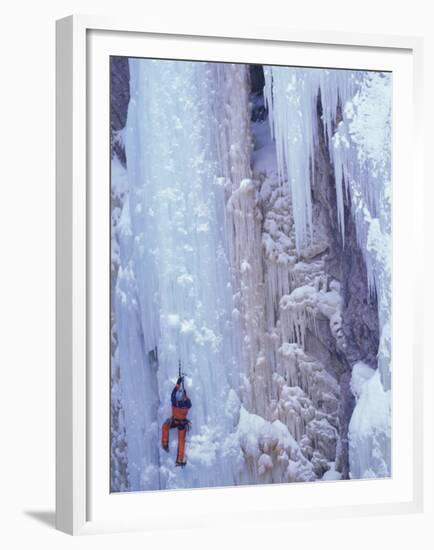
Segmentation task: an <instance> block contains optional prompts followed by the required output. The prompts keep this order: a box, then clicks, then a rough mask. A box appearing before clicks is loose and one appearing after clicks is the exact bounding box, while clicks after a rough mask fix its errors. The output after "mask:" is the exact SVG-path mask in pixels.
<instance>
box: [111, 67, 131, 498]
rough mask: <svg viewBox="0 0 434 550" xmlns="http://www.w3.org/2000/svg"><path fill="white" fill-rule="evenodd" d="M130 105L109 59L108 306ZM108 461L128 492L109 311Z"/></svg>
mask: <svg viewBox="0 0 434 550" xmlns="http://www.w3.org/2000/svg"><path fill="white" fill-rule="evenodd" d="M129 101H130V77H129V66H128V58H127V57H112V58H111V62H110V143H111V156H112V170H111V172H112V178H111V179H112V181H111V213H112V216H111V223H112V227H111V232H112V252H111V274H110V275H111V277H110V281H111V284H110V291H111V303H113V300H114V290H115V288H116V279H117V275H118V271H119V261H118V260H119V257H118V253H117V250H116V249H117V247H118V246H119V243H118V239H117V236H116V235H117V228H118V224H119V220H120V214H121V212H122V209H123V206H124V203H125V191H124V189H122V187H125V185H123V186H122V185H121V186H120V185H119V183H120V182H121V181H122V180H125V171H124V170H123V169H125V168H126V156H125V147H124V144H123V140H122V137H121V136H122V130H123V129H124V128H125V124H126V121H127V113H128V103H129ZM110 328H111V445H110V449H111V460H110V472H111V475H110V489H111V491H113V492H119V491H128V490H129V480H128V462H127V440H126V431H125V422H124V414H123V403H122V393H121V384H120V373H119V366H118V358H117V357H118V354H117V347H118V334H117V327H116V319H115V317H114V312H113V310H112V311H111V323H110Z"/></svg>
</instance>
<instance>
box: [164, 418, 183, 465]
mask: <svg viewBox="0 0 434 550" xmlns="http://www.w3.org/2000/svg"><path fill="white" fill-rule="evenodd" d="M171 428H178V454H177V457H176V461H177V462H184V451H185V435H186V432H187V424H186V422H185V421H179V420H177V419H176V418H173V417H172V418H168V419H167V420H166V422H165V423H164V424H163V426H162V427H161V445H162V446H163V447H168V445H169V431H170V429H171Z"/></svg>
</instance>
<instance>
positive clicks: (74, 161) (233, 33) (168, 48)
mask: <svg viewBox="0 0 434 550" xmlns="http://www.w3.org/2000/svg"><path fill="white" fill-rule="evenodd" d="M115 35H116V36H117V39H116V40H117V43H116V49H113V50H111V48H113V44H112V43H111V40H112V38H111V37H114V36H115ZM95 36H100V37H102V38H101V40H99V42H98V40H97V41H94V40H93V37H95ZM141 39H148V46H149V51H152V52H153V53H152V55H154V56H155V57H158V55H157V53H155V52H158V51H161V55H160V56H162V57H165V56H166V57H167V56H169V57H173V58H177V57H178V58H179V57H181V54H180V53H179V51H178V49H179V48H180V47H181V45H182V44H187V43H188V42H189V41H190V42H195V41H196V42H197V41H199V42H200V43H201V44H202V46H203V48H206V47H208V46H207V45H208V44H213V46H212V47H214V48H215V47H216V44H217V46H218V47H219V49H220V50H221V54H219V55H220V56H221V57H219V58H218V59H227V60H233V61H236V60H240V59H242V58H243V57H242V56H243V55H246V52H247V55H250V56H252V55H259V53H260V49H261V48H263V47H264V46H267V47H268V48H269V49H270V48H272V47H273V48H274V45H276V48H277V46H278V47H279V48H280V49H282V48H283V49H284V48H286V47H290V46H291V45H298V46H300V47H302V48H304V49H305V50H306V51H307V50H309V52H310V53H309V55H313V56H319V52H321V51H322V52H323V53H324V52H326V54H327V56H333V55H335V53H336V51H338V50H339V51H340V52H347V51H348V52H350V51H351V52H353V54H354V55H357V56H359V59H360V60H363V59H367V58H368V57H369V56H370V57H371V58H375V57H376V56H381V55H382V54H387V55H389V54H390V55H392V54H396V56H397V57H396V60H395V61H394V63H395V62H396V65H394V66H396V68H397V69H396V70H397V71H399V70H401V69H400V67H404V65H405V66H406V69H405V71H407V73H409V72H411V74H410V75H409V74H407V77H408V78H410V80H411V82H408V83H407V84H408V90H409V93H411V97H407V98H406V101H407V103H406V105H407V107H408V109H406V112H405V113H401V114H400V117H404V118H405V120H406V122H405V124H406V125H407V126H406V128H407V127H412V130H411V142H412V144H413V147H412V150H413V155H412V156H411V155H410V156H409V157H408V158H406V159H405V160H403V161H402V162H403V163H405V166H404V165H402V166H403V170H404V169H405V170H406V174H407V175H409V177H410V179H411V185H409V186H408V187H409V188H410V189H411V191H410V195H411V197H410V199H411V201H410V202H411V203H412V209H411V210H410V219H407V220H406V224H407V228H409V235H407V236H405V235H404V234H403V231H398V230H397V233H396V240H397V241H398V243H395V244H398V245H399V246H401V245H400V243H401V242H402V243H403V245H405V242H404V240H405V239H407V241H406V242H410V243H411V242H422V239H421V238H418V237H420V236H421V234H422V222H421V215H420V214H421V212H422V200H423V197H422V195H423V184H422V175H421V170H422V168H421V165H422V162H421V159H420V150H421V147H418V143H420V140H421V90H422V49H423V45H422V39H420V38H416V37H399V36H383V35H371V34H350V33H338V32H315V31H309V32H306V31H300V30H290V29H284V28H278V29H277V28H276V29H263V28H254V29H239V28H236V29H231V28H230V27H229V26H228V27H227V28H224V29H215V28H213V27H212V25H209V26H207V27H206V28H205V26H204V25H202V24H200V25H199V24H198V25H194V24H192V25H191V26H190V27H189V28H177V26H176V25H173V24H168V25H164V26H161V25H158V24H153V23H148V22H145V23H141V22H140V21H137V20H132V21H131V20H128V19H120V18H116V19H112V18H104V17H91V16H70V17H67V18H65V19H61V20H59V21H58V22H57V57H56V69H57V76H56V86H57V100H56V101H57V103H56V111H57V114H56V126H57V137H56V148H57V150H56V212H57V221H56V233H57V242H56V271H57V276H56V301H57V303H56V332H57V334H56V348H57V351H56V526H57V528H58V529H60V530H62V531H64V532H66V533H70V534H74V535H75V534H86V533H95V532H109V531H121V530H130V529H135V530H137V529H140V530H150V529H156V528H159V527H160V526H162V525H163V524H164V523H165V517H164V513H163V510H164V507H165V506H166V505H167V502H168V500H169V499H171V498H173V495H171V494H170V492H162V493H161V494H157V493H149V494H146V495H144V494H143V493H141V494H127V495H111V497H110V495H108V494H107V495H102V494H99V493H103V492H104V490H105V489H104V479H105V478H104V475H105V473H104V474H102V478H101V479H102V481H101V480H100V481H99V482H97V481H95V479H94V478H96V477H97V475H96V468H95V461H97V460H101V457H102V456H103V454H102V453H104V452H105V451H106V446H105V445H107V442H108V439H107V438H106V441H105V443H104V441H103V439H104V437H102V438H101V439H98V436H97V435H96V433H95V429H94V426H95V425H98V424H97V423H98V422H99V421H101V418H103V417H100V416H99V412H98V411H104V410H105V409H104V406H103V405H101V406H99V405H98V406H97V405H96V402H97V401H98V399H99V398H98V396H97V394H96V393H94V391H95V386H96V385H97V386H99V385H100V384H99V381H100V377H101V376H103V374H101V373H102V372H103V371H101V368H100V369H97V370H94V371H91V370H90V365H92V364H95V362H96V359H97V356H98V351H97V350H96V348H98V347H99V344H100V343H101V340H100V339H99V340H98V338H97V335H95V338H96V339H95V340H94V338H93V336H90V332H89V331H90V330H91V328H92V326H93V325H92V323H94V322H95V316H96V317H98V316H102V314H101V312H99V305H98V304H99V303H100V302H99V301H98V298H95V296H96V295H97V294H98V293H97V292H96V291H95V285H94V284H93V282H92V281H94V277H95V274H94V270H95V269H98V267H96V268H95V265H96V266H97V264H98V262H99V259H101V262H103V261H105V259H104V258H103V257H102V256H99V253H97V252H95V251H96V247H95V244H96V243H105V241H104V238H105V237H104V236H101V232H100V231H99V229H98V228H99V225H98V224H99V223H102V221H103V219H104V215H106V212H105V213H104V212H103V209H104V207H105V206H104V205H105V204H106V203H104V196H105V195H97V198H98V201H95V197H96V195H95V194H94V193H95V192H96V193H101V192H102V193H106V195H107V196H108V193H109V181H108V179H107V186H106V187H107V188H106V190H103V188H102V187H101V186H99V187H98V190H95V186H94V187H93V188H92V187H91V186H89V181H90V180H91V179H92V178H95V175H94V172H93V167H92V166H91V163H90V160H91V159H90V158H89V157H90V153H89V147H90V146H91V144H92V139H93V137H92V131H93V130H91V127H92V124H93V125H94V124H95V120H94V119H93V118H92V117H93V113H92V106H93V103H92V101H93V100H92V91H91V90H90V86H89V85H90V82H91V79H92V77H93V76H94V75H92V71H93V70H95V71H96V70H97V69H96V68H95V63H94V61H92V60H93V58H92V56H93V55H101V56H105V58H106V57H107V53H109V52H110V51H112V54H114V55H116V54H123V53H124V52H128V49H129V48H132V47H137V46H136V45H135V44H137V41H138V40H139V41H140V40H141ZM177 45H178V47H176V46H177ZM193 45H194V44H193ZM196 46H197V44H196ZM182 47H184V46H182ZM186 47H187V46H186ZM210 47H211V46H210ZM254 48H256V49H255V50H254ZM181 49H182V48H181ZM121 50H122V51H121ZM249 50H250V51H251V53H250V54H249V53H248V52H249ZM209 51H210V52H211V53H209V55H211V56H212V55H213V54H212V51H211V50H209ZM131 55H133V52H132V53H131ZM152 55H150V56H151V57H152ZM200 55H204V53H203V50H202V51H200V52H198V53H197V56H198V57H197V59H200ZM264 55H267V54H264ZM399 56H401V57H399ZM208 59H211V57H208ZM212 59H214V57H212ZM216 59H217V58H216ZM318 59H319V57H318ZM404 59H405V61H404ZM255 61H256V58H255ZM316 64H318V63H316ZM319 65H320V63H319ZM403 71H404V69H403ZM103 112H104V109H103V110H101V112H99V114H98V116H99V117H101V116H103ZM105 112H106V114H107V119H108V105H107V106H106V107H105ZM98 120H99V119H98ZM394 122H395V119H394ZM106 123H108V120H107V122H106ZM397 123H399V120H397ZM402 127H404V126H402ZM106 145H107V144H106ZM396 145H397V147H399V141H398V142H397V143H396ZM397 150H399V149H395V151H397ZM93 152H95V151H93ZM105 152H106V151H105V150H101V152H98V155H99V156H102V157H103V155H104V154H105ZM96 156H97V155H96ZM96 156H95V158H96ZM92 158H93V157H92ZM99 199H101V201H100V200H99ZM408 200H409V197H408V196H407V197H406V201H408ZM397 202H398V203H399V204H398V206H399V205H401V206H400V208H401V210H402V206H403V204H402V201H401V200H399V191H398V200H397ZM96 204H99V205H100V206H96ZM394 215H396V216H397V218H396V219H398V220H399V219H401V220H402V218H400V216H402V212H401V211H400V210H399V208H398V207H397V209H396V211H395V210H394ZM100 238H101V239H102V240H100V241H99V240H98V239H100ZM98 248H99V247H98ZM90 250H92V261H90V258H89V254H90V252H89V251H90ZM394 250H395V249H394ZM414 254H415V255H416V256H418V255H419V254H420V250H418V248H417V247H416V248H414ZM91 264H92V265H93V267H92V270H91V269H90V266H91ZM101 265H102V264H101ZM418 265H419V266H420V265H422V264H421V262H419V263H418V262H414V264H413V270H412V272H411V274H410V273H406V274H405V279H406V281H405V285H407V286H406V288H407V289H410V290H411V291H410V292H409V294H410V295H411V298H409V299H408V302H407V303H406V305H405V307H406V308H407V309H406V311H407V312H408V319H406V320H405V321H404V319H403V320H402V323H400V322H398V323H397V325H398V329H399V330H401V331H407V332H408V331H409V330H410V331H411V334H412V337H413V339H410V342H409V343H408V345H407V347H406V348H405V349H404V348H403V349H402V350H401V351H400V354H401V355H402V354H404V355H405V357H406V358H407V359H408V361H409V362H410V367H411V368H410V367H409V369H408V370H409V374H408V373H407V374H406V375H405V376H407V378H404V374H403V375H402V376H403V377H402V378H400V379H397V380H395V386H394V388H396V397H394V399H395V405H396V406H399V404H400V403H401V404H402V403H403V399H404V393H405V392H404V390H405V388H404V387H402V388H401V386H403V385H404V384H405V385H407V387H408V388H409V392H408V393H409V402H410V403H411V413H410V414H409V411H408V410H407V411H405V412H403V411H401V412H403V414H402V415H401V416H402V418H404V416H406V417H407V422H409V431H410V432H411V437H410V438H409V437H406V441H407V445H408V446H410V447H411V449H410V450H409V451H408V457H406V459H405V460H404V461H403V464H402V469H404V468H405V467H406V468H407V470H408V471H407V472H406V473H405V475H404V476H403V478H402V479H400V481H399V480H398V481H399V483H400V485H399V484H398V485H399V486H396V487H394V486H393V484H394V483H395V481H397V479H393V478H392V480H387V481H386V480H375V481H349V482H345V483H343V484H341V485H339V489H338V490H335V489H334V487H335V485H336V484H335V485H333V496H331V494H330V493H331V491H329V490H328V489H330V484H329V485H328V486H326V485H325V484H322V489H321V490H320V492H318V493H317V492H316V491H317V490H316V489H315V492H313V491H314V490H313V489H312V486H313V485H315V484H291V485H285V486H282V485H280V486H267V487H255V488H250V487H248V488H242V489H240V488H227V489H206V490H200V491H199V490H192V491H187V492H184V494H185V495H186V496H185V498H186V499H187V500H188V509H189V510H190V511H191V510H197V513H195V514H192V513H191V514H189V515H187V514H185V515H183V514H180V515H179V516H178V517H177V518H174V519H173V522H171V523H172V526H173V527H176V526H177V525H183V526H186V525H187V526H191V527H195V526H198V525H199V524H200V525H206V524H212V523H213V517H215V515H216V513H217V512H218V514H219V518H220V519H219V521H220V522H224V521H233V522H237V521H240V520H242V519H243V518H246V517H250V518H255V519H257V520H258V521H260V520H261V518H268V519H270V518H275V519H283V518H286V517H287V516H288V515H289V514H290V515H291V517H292V518H297V517H301V516H302V517H309V518H315V517H319V516H320V517H322V518H324V517H343V516H352V515H371V514H379V513H390V514H393V513H406V512H408V513H410V512H417V511H421V510H422V500H423V499H422V496H423V464H422V426H423V417H422V395H423V386H422V377H423V355H422V350H423V346H422V345H421V341H420V339H421V334H422V330H420V322H421V321H419V320H420V319H422V317H423V315H422V314H421V311H420V309H417V308H421V307H422V306H421V304H422V303H423V300H422V298H421V288H420V284H419V282H420V281H421V280H422V274H421V272H418V271H417V270H418V269H419V270H421V268H420V267H417V266H418ZM407 275H408V277H407ZM403 277H404V275H403ZM403 284H404V283H403ZM102 286H103V285H102ZM104 307H105V306H104ZM103 309H104V308H102V310H103ZM102 310H101V311H102ZM418 319H419V320H418ZM107 321H108V319H107ZM398 321H399V320H398ZM102 324H103V325H104V323H102ZM398 329H397V330H398ZM416 333H418V343H419V345H418V346H416V345H412V342H416ZM92 334H93V333H92ZM95 342H96V343H95ZM95 354H96V355H95ZM100 357H103V358H104V357H106V356H105V355H104V354H103V355H101V356H100ZM100 363H101V362H100ZM106 369H107V370H106V372H107V377H108V376H109V363H107V364H106ZM96 382H97V384H96ZM106 382H107V381H106ZM106 382H104V381H101V387H105V386H104V384H106ZM101 399H103V397H102V398H101ZM98 407H99V408H98ZM398 412H399V411H398ZM394 422H395V425H396V424H397V421H396V418H395V417H394ZM104 430H107V427H105V428H104ZM104 430H103V429H102V431H103V433H104V434H106V431H104ZM407 433H408V432H407ZM91 450H92V453H91V452H90V451H91ZM91 455H92V456H91ZM98 457H99V458H98ZM108 459H109V457H107V460H108ZM407 459H408V460H407ZM103 461H104V467H101V471H104V472H105V471H106V470H104V468H106V466H107V462H106V461H105V459H103ZM393 461H394V462H395V464H397V463H398V462H399V461H400V457H399V456H397V453H396V449H395V451H394V455H393ZM400 467H401V466H400ZM398 473H399V472H398ZM398 477H399V476H398ZM389 481H390V483H389ZM372 483H375V486H373V485H372ZM350 486H351V487H350ZM352 487H355V489H354V491H353V489H352ZM373 487H375V491H373ZM258 491H259V493H258ZM288 491H290V493H288ZM374 492H375V495H374ZM107 493H108V478H107ZM320 493H321V494H320ZM337 493H339V494H337ZM356 493H357V495H358V496H357V495H356ZM210 495H211V496H212V503H211V502H210ZM255 495H260V496H261V504H260V505H258V504H257V502H256V501H255V498H254V496H255ZM288 495H293V496H294V498H292V499H290V498H288ZM107 496H108V497H109V498H110V499H111V503H113V502H114V501H115V499H117V502H116V503H115V505H114V506H113V507H111V503H110V505H109V504H107V499H106V497H107ZM183 498H184V497H183ZM120 499H128V503H129V504H128V506H126V508H128V515H124V516H122V510H121V509H120V508H125V503H126V502H127V500H124V501H123V502H122V505H121V506H120V505H119V503H120ZM291 500H292V502H291ZM295 500H296V501H297V504H295V503H294V501H295ZM326 500H327V501H328V502H327V503H326V502H325V501H326ZM312 501H314V502H315V505H314V506H312ZM205 503H206V505H205ZM97 508H98V512H97ZM134 509H136V510H137V513H132V512H131V511H132V510H134Z"/></svg>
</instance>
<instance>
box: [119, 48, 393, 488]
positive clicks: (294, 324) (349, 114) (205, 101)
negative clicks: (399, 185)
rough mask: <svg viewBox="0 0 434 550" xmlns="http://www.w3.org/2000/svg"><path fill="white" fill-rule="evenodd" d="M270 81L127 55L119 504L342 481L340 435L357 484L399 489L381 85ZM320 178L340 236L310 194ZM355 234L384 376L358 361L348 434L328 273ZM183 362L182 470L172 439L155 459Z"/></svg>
mask: <svg viewBox="0 0 434 550" xmlns="http://www.w3.org/2000/svg"><path fill="white" fill-rule="evenodd" d="M261 71H262V68H261ZM263 75H264V78H265V81H264V83H265V86H264V90H263V92H264V94H262V90H261V92H260V93H258V92H254V91H252V84H251V74H250V72H249V66H248V65H242V64H227V63H206V62H187V61H169V60H152V59H138V58H137V59H129V60H128V83H129V101H128V102H127V104H125V110H126V109H127V112H126V123H125V125H124V127H123V128H122V129H120V130H119V131H117V132H116V135H115V140H116V144H117V147H118V149H119V147H120V148H121V149H122V150H123V151H124V152H125V162H124V161H123V160H122V159H121V158H120V156H119V154H118V153H116V152H114V153H113V155H112V172H111V173H112V176H111V189H112V253H111V257H112V366H111V369H112V490H114V491H126V490H129V491H138V490H156V489H174V488H193V487H211V486H223V485H239V484H251V483H271V482H272V483H280V482H288V481H315V480H319V479H339V478H340V477H341V476H342V471H344V470H342V469H341V470H340V469H339V464H340V462H342V460H345V457H344V454H343V451H342V449H343V446H344V444H345V441H346V440H347V439H348V436H349V449H350V457H349V461H348V460H347V462H349V468H350V476H352V477H366V476H373V477H375V476H377V477H381V476H385V475H390V457H389V456H388V453H390V428H389V425H388V421H389V415H390V403H389V397H390V335H389V332H388V331H389V327H390V251H389V247H390V229H391V227H390V143H389V142H390V85H391V82H390V76H389V75H385V74H378V73H372V74H370V73H364V72H357V71H338V70H319V69H302V68H289V67H264V68H263ZM264 96H265V103H264V99H263V98H264ZM319 105H321V112H320V111H319ZM388 108H389V111H388V110H387V109H388ZM255 109H257V110H258V112H259V113H265V114H262V115H261V116H258V117H257V118H255V117H254V116H253V115H252V112H254V110H255ZM319 117H320V118H319ZM319 120H320V121H321V122H319ZM321 124H322V126H321ZM379 126H381V128H382V133H381V135H379V134H378V132H377V130H378V127H379ZM321 127H322V129H323V135H321V136H320V135H319V131H320V130H319V129H320V128H321ZM388 132H389V133H388ZM322 142H324V143H325V144H326V150H322V149H321V147H322V145H321V144H322ZM323 149H324V148H323ZM320 153H321V155H322V160H321V162H322V165H321V166H319V161H318V158H319V155H320ZM387 155H389V156H387ZM324 159H325V160H324ZM323 165H324V166H325V168H324V166H323ZM331 169H333V175H334V181H335V182H336V183H335V184H334V193H335V197H336V213H335V214H333V212H332V213H330V212H328V211H327V213H326V214H327V215H328V216H333V215H334V218H336V220H335V221H333V223H335V226H336V227H335V229H336V233H337V235H338V237H337V239H335V238H334V236H333V235H331V233H330V232H331V229H330V227H331V225H330V223H329V222H327V219H326V214H325V213H324V212H325V210H324V208H323V206H321V204H320V202H319V201H318V200H317V198H316V197H315V196H314V195H315V193H314V191H315V189H317V190H318V189H322V187H321V186H323V187H324V186H325V185H328V184H329V182H328V180H327V178H324V176H323V173H324V172H327V170H329V171H330V170H331ZM348 213H349V214H348ZM349 215H350V221H349ZM334 218H333V219H334ZM348 223H353V224H354V225H355V227H356V233H357V246H359V247H360V249H361V250H362V251H363V257H364V262H365V266H366V273H367V278H368V280H369V285H370V291H369V292H370V293H371V294H372V295H375V296H376V297H377V298H378V312H377V313H378V319H379V325H380V327H381V335H380V336H381V338H380V346H379V350H375V353H377V351H378V369H377V370H376V367H377V365H370V366H368V365H365V364H364V363H363V362H362V359H363V357H362V358H360V362H359V363H356V365H355V367H354V370H353V374H354V377H353V380H352V382H351V390H352V392H353V394H354V396H355V399H356V404H355V408H354V412H353V413H352V417H351V419H349V418H348V419H347V420H348V423H349V428H348V433H346V432H345V433H344V430H345V428H343V426H344V423H343V420H342V415H343V414H344V413H343V412H342V411H343V408H342V406H341V405H340V401H341V398H342V395H341V394H342V381H341V378H342V372H343V370H344V369H345V366H344V362H343V360H342V357H343V356H345V334H344V330H343V327H344V325H345V322H344V321H345V314H346V311H345V296H344V292H343V289H342V281H341V280H340V275H339V270H336V269H335V270H334V271H333V274H331V273H330V270H329V264H330V257H331V256H332V253H331V250H335V249H336V247H337V246H339V247H344V246H345V239H346V224H348ZM332 225H333V224H332ZM336 242H338V243H339V244H338V245H337V244H336ZM333 247H335V248H333ZM336 250H337V249H336ZM339 250H341V249H340V248H339ZM340 261H341V260H340ZM178 361H181V362H182V365H183V367H184V369H185V371H186V373H187V377H186V388H187V392H188V394H189V396H190V398H191V400H192V403H193V407H192V409H191V412H190V414H189V418H190V419H191V421H192V429H191V431H190V432H189V433H188V436H187V459H188V464H187V466H186V467H185V468H182V469H181V468H175V467H174V456H175V454H176V445H177V433H176V430H172V431H171V432H170V438H171V440H170V441H171V442H170V453H169V454H166V453H165V452H163V451H162V449H161V445H160V429H161V425H162V423H163V422H164V421H165V419H166V418H167V417H168V416H170V392H171V390H172V388H173V385H174V383H175V381H176V378H177V374H178V370H177V369H178ZM360 365H362V366H360ZM352 366H353V365H351V367H352ZM373 399H381V406H380V407H379V408H377V409H376V410H378V411H380V412H379V414H381V415H382V416H381V418H378V417H375V415H373V413H372V410H371V409H372V407H371V408H370V403H372V400H373ZM374 455H375V456H376V461H373V460H372V457H373V456H374ZM379 455H380V459H379V460H378V456H379Z"/></svg>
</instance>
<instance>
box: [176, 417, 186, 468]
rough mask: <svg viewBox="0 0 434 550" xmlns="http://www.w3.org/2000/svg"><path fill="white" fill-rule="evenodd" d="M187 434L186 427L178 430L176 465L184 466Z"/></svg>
mask: <svg viewBox="0 0 434 550" xmlns="http://www.w3.org/2000/svg"><path fill="white" fill-rule="evenodd" d="M185 434H186V429H185V426H182V427H179V428H178V455H177V457H176V463H177V464H180V465H184V464H185V461H184V451H185Z"/></svg>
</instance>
